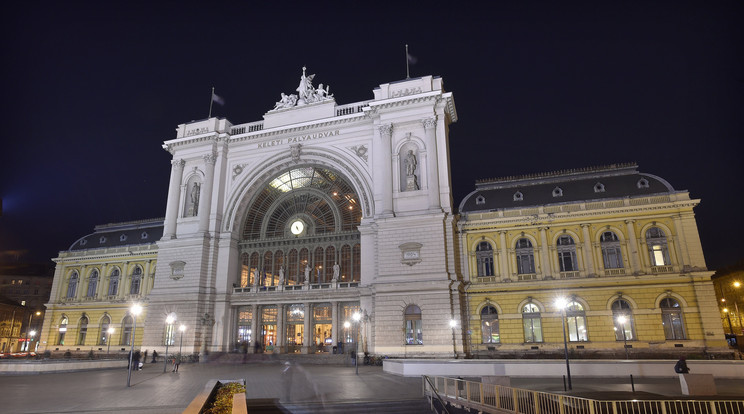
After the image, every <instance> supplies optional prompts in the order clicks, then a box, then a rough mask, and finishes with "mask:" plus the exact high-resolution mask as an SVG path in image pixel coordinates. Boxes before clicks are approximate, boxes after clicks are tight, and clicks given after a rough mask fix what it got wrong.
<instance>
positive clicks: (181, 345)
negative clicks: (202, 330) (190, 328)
mask: <svg viewBox="0 0 744 414" xmlns="http://www.w3.org/2000/svg"><path fill="white" fill-rule="evenodd" d="M178 330H179V331H181V344H180V345H178V354H179V355H183V354H182V353H181V351H182V350H183V332H184V331H185V330H186V325H184V324H181V326H179V327H178Z"/></svg>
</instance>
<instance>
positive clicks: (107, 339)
mask: <svg viewBox="0 0 744 414" xmlns="http://www.w3.org/2000/svg"><path fill="white" fill-rule="evenodd" d="M106 332H108V336H107V337H106V344H107V345H108V349H107V350H106V354H108V353H109V352H111V335H113V334H114V328H113V327H109V328H108V330H107V331H106Z"/></svg>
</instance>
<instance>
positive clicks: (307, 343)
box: [300, 302, 313, 354]
mask: <svg viewBox="0 0 744 414" xmlns="http://www.w3.org/2000/svg"><path fill="white" fill-rule="evenodd" d="M302 306H303V307H304V308H305V320H304V322H305V328H304V329H305V337H304V338H302V350H301V351H300V352H301V353H303V354H309V353H310V350H311V349H312V346H311V343H312V341H313V331H312V323H311V322H312V319H311V318H312V311H313V310H312V309H311V308H310V303H308V302H305V303H303V304H302Z"/></svg>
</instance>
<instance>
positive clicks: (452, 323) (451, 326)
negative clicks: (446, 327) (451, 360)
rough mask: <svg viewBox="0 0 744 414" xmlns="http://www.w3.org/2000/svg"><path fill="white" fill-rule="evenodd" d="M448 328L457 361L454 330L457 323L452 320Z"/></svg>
mask: <svg viewBox="0 0 744 414" xmlns="http://www.w3.org/2000/svg"><path fill="white" fill-rule="evenodd" d="M449 324H450V328H452V349H453V352H454V353H455V359H457V336H455V328H456V327H457V321H456V320H454V319H451V320H450V323H449Z"/></svg>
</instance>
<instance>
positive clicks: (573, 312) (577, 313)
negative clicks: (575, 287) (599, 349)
mask: <svg viewBox="0 0 744 414" xmlns="http://www.w3.org/2000/svg"><path fill="white" fill-rule="evenodd" d="M566 325H567V326H568V340H569V341H571V342H583V341H588V340H589V339H588V333H587V330H586V329H587V328H586V313H584V307H583V306H581V304H580V303H579V302H576V301H573V302H569V303H568V305H566Z"/></svg>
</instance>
